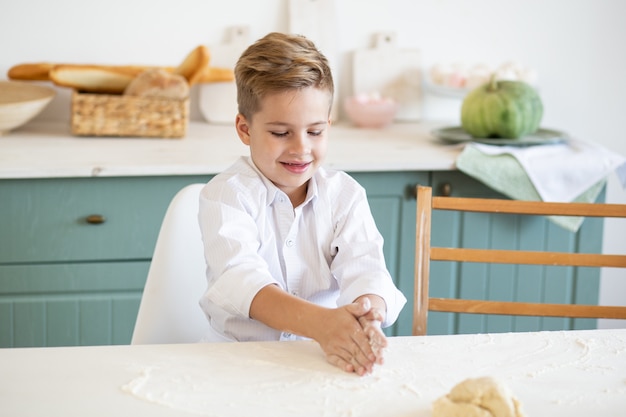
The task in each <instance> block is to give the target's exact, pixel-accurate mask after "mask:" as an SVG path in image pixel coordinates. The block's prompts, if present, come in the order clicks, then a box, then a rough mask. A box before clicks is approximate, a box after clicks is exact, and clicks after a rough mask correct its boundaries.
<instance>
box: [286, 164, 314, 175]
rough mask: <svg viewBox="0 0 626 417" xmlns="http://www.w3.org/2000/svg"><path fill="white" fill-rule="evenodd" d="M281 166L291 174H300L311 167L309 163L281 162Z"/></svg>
mask: <svg viewBox="0 0 626 417" xmlns="http://www.w3.org/2000/svg"><path fill="white" fill-rule="evenodd" d="M282 164H283V166H284V167H285V168H287V170H289V171H291V172H298V173H301V172H303V171H305V170H306V169H307V168H308V167H309V165H311V162H300V163H295V162H282Z"/></svg>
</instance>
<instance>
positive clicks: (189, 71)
mask: <svg viewBox="0 0 626 417" xmlns="http://www.w3.org/2000/svg"><path fill="white" fill-rule="evenodd" d="M210 60H211V54H210V53H209V48H207V47H206V46H204V45H200V46H197V47H196V48H194V49H193V50H192V51H191V52H190V53H189V54H188V55H187V56H186V57H185V59H184V60H183V62H181V63H180V65H179V66H178V67H176V69H175V70H174V74H178V75H182V76H183V77H185V79H186V80H187V82H188V83H189V85H192V84H195V83H196V82H198V80H199V79H200V77H201V76H202V73H203V72H204V69H205V68H207V67H208V66H209V61H210Z"/></svg>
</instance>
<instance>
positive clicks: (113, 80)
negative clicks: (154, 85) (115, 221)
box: [48, 65, 145, 94]
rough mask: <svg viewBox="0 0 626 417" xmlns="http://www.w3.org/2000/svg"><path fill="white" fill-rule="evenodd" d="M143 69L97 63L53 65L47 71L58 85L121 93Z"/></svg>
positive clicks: (106, 92)
mask: <svg viewBox="0 0 626 417" xmlns="http://www.w3.org/2000/svg"><path fill="white" fill-rule="evenodd" d="M143 71H145V69H143V68H141V67H115V68H111V67H108V68H107V67H102V66H99V65H55V66H54V67H53V68H52V69H51V70H50V72H49V73H48V75H49V77H50V80H51V81H52V82H53V83H55V84H56V85H58V86H61V87H70V88H74V89H76V90H79V91H84V92H89V93H105V94H121V93H123V92H124V89H126V87H127V86H128V84H130V82H131V81H132V80H133V79H134V78H135V77H136V76H137V75H138V74H140V73H141V72H143Z"/></svg>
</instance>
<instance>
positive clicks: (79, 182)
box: [0, 172, 602, 347]
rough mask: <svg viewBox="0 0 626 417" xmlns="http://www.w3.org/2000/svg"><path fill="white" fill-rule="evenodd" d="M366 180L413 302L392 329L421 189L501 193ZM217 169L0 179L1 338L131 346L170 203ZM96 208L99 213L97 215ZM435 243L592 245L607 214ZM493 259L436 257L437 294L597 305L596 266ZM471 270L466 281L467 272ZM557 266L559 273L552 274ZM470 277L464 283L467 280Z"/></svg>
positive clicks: (455, 175)
mask: <svg viewBox="0 0 626 417" xmlns="http://www.w3.org/2000/svg"><path fill="white" fill-rule="evenodd" d="M351 175H352V176H353V177H354V178H356V179H357V180H358V181H359V182H360V183H361V184H362V185H363V186H364V187H365V189H366V190H367V193H368V200H369V202H370V206H371V209H372V212H373V214H374V218H375V220H376V223H377V226H378V228H379V229H380V231H381V233H382V235H383V237H384V238H385V248H384V253H385V259H386V262H387V267H388V268H389V270H390V272H391V274H392V276H393V277H394V280H395V282H396V284H397V285H398V287H399V288H400V290H401V291H403V292H404V294H405V295H406V297H407V299H408V300H409V302H408V304H407V305H406V307H405V308H404V310H403V311H402V313H401V315H400V318H399V320H398V321H397V323H396V324H395V325H394V326H392V327H391V328H389V329H387V333H388V334H389V335H408V334H410V333H411V321H412V320H411V314H412V309H413V306H412V301H411V300H412V297H413V267H414V255H413V254H414V250H415V208H416V201H415V195H414V187H415V185H416V184H418V183H419V184H432V185H433V187H434V188H435V190H437V189H438V188H439V187H441V186H443V185H447V186H448V188H450V189H451V190H452V194H453V195H473V196H481V197H490V196H491V197H493V196H495V195H497V194H496V193H494V192H493V191H491V190H490V189H488V188H487V187H485V186H483V185H482V184H480V183H478V182H476V181H474V180H472V179H471V178H468V177H467V176H465V175H463V174H461V173H459V172H353V173H351ZM209 179H210V176H166V177H127V178H57V179H19V180H2V181H0V347H17V346H70V345H99V344H126V343H129V342H130V338H131V335H132V330H133V327H134V323H135V317H136V315H137V311H138V308H139V302H140V299H141V294H142V290H143V286H144V283H145V279H146V276H147V273H148V269H149V266H150V260H151V257H152V252H153V250H154V244H155V242H156V238H157V235H158V232H159V228H160V225H161V221H162V219H163V216H164V214H165V210H166V209H167V206H168V204H169V202H170V200H171V199H172V198H173V197H174V195H175V194H176V192H177V191H178V190H180V189H181V188H183V187H184V186H185V185H188V184H191V183H202V182H206V181H208V180H209ZM91 215H98V216H100V217H101V218H102V219H103V222H101V223H98V222H96V223H95V224H92V223H89V222H88V221H87V218H88V217H89V216H91ZM434 221H435V222H436V224H437V232H436V234H435V235H434V236H433V239H434V240H435V241H437V242H438V243H443V242H448V241H455V242H462V243H465V244H471V245H477V246H478V247H480V246H481V245H490V244H493V243H495V242H496V241H498V240H502V241H504V242H506V243H507V244H513V245H531V244H537V243H540V244H542V245H545V246H546V247H549V248H556V247H559V248H561V247H562V248H570V249H573V250H578V251H584V250H595V249H597V248H599V246H600V244H601V241H602V224H601V222H598V221H595V222H594V221H588V220H586V221H585V223H584V224H583V226H582V228H581V230H580V231H579V232H578V233H576V234H572V233H569V232H566V231H564V230H562V229H560V228H559V227H557V226H554V225H552V224H551V223H549V222H547V221H546V220H545V219H543V218H539V219H537V220H536V221H533V222H526V221H522V220H519V219H510V218H501V217H499V216H486V215H485V216H481V215H476V216H475V217H468V218H459V217H454V216H438V217H436V218H435V219H434ZM494 268H497V266H495V267H494V266H491V267H488V266H484V265H482V266H481V265H472V266H464V267H458V266H454V265H435V266H434V267H433V274H432V275H433V277H435V278H434V280H433V283H432V284H431V291H432V292H433V294H444V293H445V294H447V293H460V294H462V295H464V296H477V297H479V296H485V297H487V298H491V297H493V298H496V297H499V296H505V297H512V298H515V297H517V298H520V299H524V300H529V301H536V300H546V301H555V302H558V301H564V300H568V299H576V300H578V301H581V302H589V303H596V302H597V297H598V280H599V272H598V271H588V270H581V269H580V268H579V269H575V270H568V271H565V272H561V271H552V269H550V268H544V269H533V268H526V269H520V270H511V271H506V273H507V275H508V277H507V278H506V279H496V278H495V275H494V272H495V269H494ZM465 275H469V276H470V280H468V282H467V284H465V283H463V284H462V283H461V281H460V277H461V276H465ZM548 275H555V276H556V280H554V281H553V280H548V279H547V277H548ZM463 282H465V281H463ZM429 320H430V321H429V333H433V334H434V333H437V334H446V333H459V332H460V333H464V332H484V331H511V330H541V329H557V328H559V329H560V328H587V327H593V326H594V323H592V322H589V321H586V320H577V321H576V322H572V323H570V322H564V321H562V320H559V319H552V320H545V319H544V320H538V319H532V318H527V319H511V318H506V317H503V318H497V319H491V318H490V319H486V318H483V317H479V316H474V317H458V316H457V315H445V314H443V313H441V314H431V317H430V319H429Z"/></svg>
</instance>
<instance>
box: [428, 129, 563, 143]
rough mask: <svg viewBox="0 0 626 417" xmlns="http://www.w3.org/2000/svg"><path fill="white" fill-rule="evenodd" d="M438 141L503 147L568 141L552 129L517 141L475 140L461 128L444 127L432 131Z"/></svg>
mask: <svg viewBox="0 0 626 417" xmlns="http://www.w3.org/2000/svg"><path fill="white" fill-rule="evenodd" d="M432 134H433V135H435V137H437V138H438V139H440V140H441V141H443V142H446V143H465V142H476V143H484V144H487V145H501V146H505V145H506V146H531V145H547V144H554V143H561V142H564V141H565V140H567V138H568V136H567V134H566V133H565V132H561V131H558V130H552V129H539V130H537V131H536V132H535V133H533V134H532V135H526V136H523V137H521V138H517V139H504V138H475V137H472V136H471V135H470V134H469V133H467V132H466V131H465V130H463V128H462V127H461V126H454V127H444V128H441V129H436V130H433V131H432Z"/></svg>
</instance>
